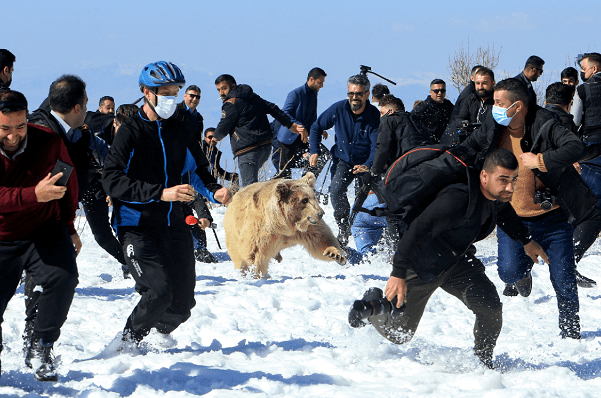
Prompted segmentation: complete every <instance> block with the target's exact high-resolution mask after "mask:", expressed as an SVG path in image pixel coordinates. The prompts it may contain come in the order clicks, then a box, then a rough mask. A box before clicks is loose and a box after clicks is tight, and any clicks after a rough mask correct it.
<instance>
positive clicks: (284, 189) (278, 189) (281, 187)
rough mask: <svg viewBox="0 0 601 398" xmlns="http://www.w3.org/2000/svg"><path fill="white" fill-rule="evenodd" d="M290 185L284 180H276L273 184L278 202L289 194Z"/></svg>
mask: <svg viewBox="0 0 601 398" xmlns="http://www.w3.org/2000/svg"><path fill="white" fill-rule="evenodd" d="M291 192H292V191H291V190H290V187H289V186H288V184H286V183H285V182H278V183H277V185H276V186H275V196H276V198H277V199H278V202H285V201H286V200H287V199H288V197H289V196H290V193H291Z"/></svg>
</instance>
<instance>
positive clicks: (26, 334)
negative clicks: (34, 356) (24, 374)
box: [21, 320, 34, 367]
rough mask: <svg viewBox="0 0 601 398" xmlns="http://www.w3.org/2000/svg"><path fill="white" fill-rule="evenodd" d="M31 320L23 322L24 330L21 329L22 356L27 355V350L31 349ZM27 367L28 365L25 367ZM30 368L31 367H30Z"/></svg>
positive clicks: (32, 322)
mask: <svg viewBox="0 0 601 398" xmlns="http://www.w3.org/2000/svg"><path fill="white" fill-rule="evenodd" d="M33 325H34V321H33V320H26V321H25V329H23V335H22V336H21V337H23V354H25V355H27V352H28V351H29V348H30V347H31V339H32V337H33ZM27 366H29V365H27ZM30 367H31V366H30Z"/></svg>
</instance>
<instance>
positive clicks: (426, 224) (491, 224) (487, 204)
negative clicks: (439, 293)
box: [391, 169, 530, 283]
mask: <svg viewBox="0 0 601 398" xmlns="http://www.w3.org/2000/svg"><path fill="white" fill-rule="evenodd" d="M469 176H470V178H469V181H468V182H467V183H458V184H452V185H449V186H448V187H446V188H443V189H442V190H441V191H440V192H439V193H438V194H437V195H436V198H435V199H434V200H433V201H432V202H431V203H430V204H429V205H428V206H427V207H426V208H425V209H424V211H423V212H422V213H421V214H420V215H419V216H418V217H417V218H416V219H415V220H413V221H412V222H411V224H410V225H409V228H408V229H407V232H405V233H404V234H403V236H402V238H401V240H400V241H399V245H398V249H397V251H396V253H395V254H394V257H393V271H392V273H391V276H395V277H398V278H405V276H406V273H407V270H408V269H411V270H413V271H414V272H415V273H416V274H417V275H418V276H419V277H420V279H421V280H423V281H424V282H426V283H427V282H430V281H432V280H433V279H434V278H436V277H437V276H438V275H440V274H441V273H442V272H443V271H445V270H446V269H447V268H449V267H450V266H452V265H453V264H454V263H455V262H456V261H457V260H459V259H461V258H463V256H465V255H466V254H468V252H471V253H472V254H474V253H475V251H476V249H475V248H474V247H473V246H472V245H473V244H474V243H475V242H478V241H480V240H482V239H485V238H486V237H487V236H488V235H489V234H490V233H491V232H492V231H493V230H494V228H495V226H496V225H498V226H499V227H500V228H501V229H502V230H503V231H504V232H506V233H507V234H508V235H509V236H510V237H511V238H512V239H514V240H517V241H519V242H520V243H522V244H526V243H528V242H529V241H530V238H529V233H528V229H527V228H526V227H525V226H524V225H523V224H522V221H521V220H520V218H519V217H518V216H517V214H516V213H515V211H514V210H513V207H511V205H510V204H509V202H499V201H491V200H488V199H486V198H485V197H484V195H483V194H482V192H481V190H480V178H479V173H478V172H477V170H475V169H472V170H470V173H469Z"/></svg>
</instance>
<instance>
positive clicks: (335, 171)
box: [330, 158, 357, 224]
mask: <svg viewBox="0 0 601 398" xmlns="http://www.w3.org/2000/svg"><path fill="white" fill-rule="evenodd" d="M352 169H353V166H352V165H349V164H348V163H346V162H345V161H343V160H340V159H337V158H333V159H332V168H331V169H330V172H331V175H332V181H331V182H330V197H331V198H332V207H333V208H334V218H335V219H336V222H338V223H339V222H340V221H341V220H346V223H347V224H348V218H349V216H350V213H351V205H350V203H349V201H348V187H349V185H351V182H353V180H354V179H355V177H356V175H355V174H353V170H352ZM356 188H357V185H356V184H355V189H356Z"/></svg>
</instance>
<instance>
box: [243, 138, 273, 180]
mask: <svg viewBox="0 0 601 398" xmlns="http://www.w3.org/2000/svg"><path fill="white" fill-rule="evenodd" d="M270 154H271V147H270V146H269V145H261V146H259V147H257V148H253V149H251V150H250V151H247V152H245V153H243V154H241V155H239V156H238V170H239V171H240V188H243V187H245V186H247V185H250V184H252V183H255V182H257V181H259V170H261V167H263V164H264V163H265V162H266V161H267V160H268V159H269V155H270Z"/></svg>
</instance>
